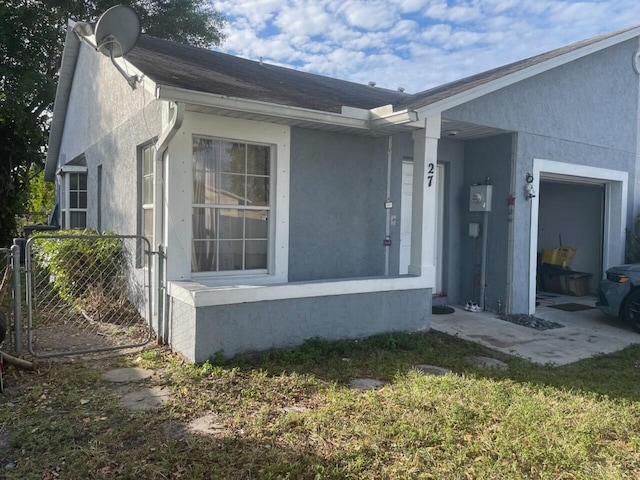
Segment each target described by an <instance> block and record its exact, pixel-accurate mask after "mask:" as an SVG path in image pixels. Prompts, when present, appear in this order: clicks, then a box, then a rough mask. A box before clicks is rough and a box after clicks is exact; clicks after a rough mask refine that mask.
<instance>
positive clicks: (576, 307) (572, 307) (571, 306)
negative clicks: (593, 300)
mask: <svg viewBox="0 0 640 480" xmlns="http://www.w3.org/2000/svg"><path fill="white" fill-rule="evenodd" d="M549 307H551V308H557V309H558V310H564V311H565V312H580V311H582V310H594V309H595V308H596V307H592V306H590V305H583V304H582V303H560V304H558V305H549Z"/></svg>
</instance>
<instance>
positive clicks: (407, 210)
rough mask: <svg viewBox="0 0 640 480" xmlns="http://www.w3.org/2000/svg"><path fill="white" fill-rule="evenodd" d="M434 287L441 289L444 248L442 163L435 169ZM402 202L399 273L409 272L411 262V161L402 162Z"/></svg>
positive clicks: (436, 291)
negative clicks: (435, 229) (435, 232)
mask: <svg viewBox="0 0 640 480" xmlns="http://www.w3.org/2000/svg"><path fill="white" fill-rule="evenodd" d="M436 188H437V197H436V198H437V202H438V204H437V205H436V215H437V218H436V228H437V229H438V231H437V237H436V288H435V292H434V293H440V292H442V291H443V282H442V252H443V248H444V235H443V233H444V165H442V164H439V165H438V166H437V170H436ZM401 193H402V204H401V208H400V275H406V274H407V273H409V263H410V262H411V207H412V204H413V162H408V161H403V162H402V192H401Z"/></svg>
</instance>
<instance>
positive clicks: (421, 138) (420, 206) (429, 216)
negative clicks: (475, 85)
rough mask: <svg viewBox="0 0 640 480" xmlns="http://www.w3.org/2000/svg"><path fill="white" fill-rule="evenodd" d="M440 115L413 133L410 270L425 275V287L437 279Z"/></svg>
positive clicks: (415, 273)
mask: <svg viewBox="0 0 640 480" xmlns="http://www.w3.org/2000/svg"><path fill="white" fill-rule="evenodd" d="M439 139H440V115H439V114H438V115H435V116H433V117H428V118H427V119H426V121H425V128H424V129H421V130H418V131H416V132H414V133H413V205H412V212H411V263H410V264H409V274H410V275H418V276H420V277H422V278H424V281H425V287H431V288H435V281H436V248H437V241H436V230H437V224H436V218H437V196H436V188H437V181H436V172H437V168H436V167H437V164H438V140H439Z"/></svg>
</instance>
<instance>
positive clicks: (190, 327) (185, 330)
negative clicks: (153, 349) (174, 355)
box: [168, 297, 196, 360]
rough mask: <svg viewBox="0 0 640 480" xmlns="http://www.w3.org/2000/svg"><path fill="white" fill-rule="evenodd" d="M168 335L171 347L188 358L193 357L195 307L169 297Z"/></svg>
mask: <svg viewBox="0 0 640 480" xmlns="http://www.w3.org/2000/svg"><path fill="white" fill-rule="evenodd" d="M168 316H169V335H168V340H169V344H170V345H171V348H172V349H173V350H174V351H176V352H180V353H181V354H182V355H184V356H185V357H187V358H188V359H189V360H194V359H195V356H196V355H195V351H196V308H195V307H194V306H192V305H188V304H186V303H184V302H182V301H180V300H178V299H176V298H174V297H169V312H168Z"/></svg>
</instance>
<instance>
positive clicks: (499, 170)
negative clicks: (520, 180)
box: [460, 134, 512, 311]
mask: <svg viewBox="0 0 640 480" xmlns="http://www.w3.org/2000/svg"><path fill="white" fill-rule="evenodd" d="M511 153H512V136H511V135H510V134H505V135H499V136H495V137H489V138H483V139H480V140H474V141H469V142H466V143H465V149H464V184H463V186H462V190H461V204H462V211H463V214H462V224H461V225H460V236H461V238H462V241H461V242H460V246H461V252H460V258H461V262H460V280H461V285H460V291H461V295H462V300H463V301H464V302H466V301H468V300H472V299H473V300H475V301H476V302H480V272H481V268H480V266H481V262H482V236H483V235H485V234H486V235H488V236H487V259H486V262H487V267H486V269H487V270H486V271H487V282H486V291H485V307H486V308H487V309H489V310H492V311H497V310H498V302H502V303H503V304H504V303H505V301H506V299H507V279H508V269H507V265H508V252H509V248H508V242H509V207H508V204H507V197H509V194H510V183H511V174H510V172H511ZM487 177H489V183H490V184H491V185H493V196H492V198H493V201H492V205H491V212H490V213H489V215H488V219H489V224H488V227H485V225H483V222H484V213H482V212H470V211H469V196H470V193H469V190H470V187H471V185H473V184H484V183H485V181H486V179H487ZM469 223H479V224H480V232H481V234H480V237H479V238H478V239H473V238H471V237H469Z"/></svg>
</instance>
